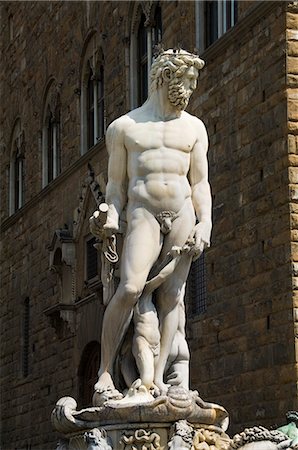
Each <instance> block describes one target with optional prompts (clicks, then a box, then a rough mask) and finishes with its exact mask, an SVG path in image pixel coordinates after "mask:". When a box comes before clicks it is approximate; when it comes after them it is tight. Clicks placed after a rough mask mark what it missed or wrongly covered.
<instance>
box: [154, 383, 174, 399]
mask: <svg viewBox="0 0 298 450" xmlns="http://www.w3.org/2000/svg"><path fill="white" fill-rule="evenodd" d="M154 386H155V389H154V394H155V396H156V397H158V396H160V395H167V392H168V390H169V387H170V385H169V384H165V383H164V382H163V381H159V380H155V382H154Z"/></svg>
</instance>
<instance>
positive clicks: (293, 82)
mask: <svg viewBox="0 0 298 450" xmlns="http://www.w3.org/2000/svg"><path fill="white" fill-rule="evenodd" d="M286 25H287V100H288V111H287V112H288V150H289V181H290V211H291V253H292V258H291V259H292V288H293V317H294V334H295V338H296V379H298V4H297V2H295V3H294V2H291V3H290V5H289V6H288V10H287V17H286ZM296 395H297V396H298V393H297V394H296Z"/></svg>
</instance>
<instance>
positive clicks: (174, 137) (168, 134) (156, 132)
mask: <svg viewBox="0 0 298 450" xmlns="http://www.w3.org/2000/svg"><path fill="white" fill-rule="evenodd" d="M195 140H196V136H195V133H194V130H193V129H192V127H191V126H189V125H188V124H185V123H183V122H179V121H178V120H177V121H169V122H146V123H136V124H134V125H132V126H131V127H129V129H128V130H127V132H126V134H125V146H126V149H127V151H144V150H149V149H150V150H153V149H161V148H168V149H175V150H180V151H184V152H190V151H191V149H192V148H193V146H194V143H195Z"/></svg>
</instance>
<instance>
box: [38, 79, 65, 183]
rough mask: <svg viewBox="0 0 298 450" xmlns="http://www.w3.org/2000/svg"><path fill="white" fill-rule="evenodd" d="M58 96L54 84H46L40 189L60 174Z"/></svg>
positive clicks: (52, 82)
mask: <svg viewBox="0 0 298 450" xmlns="http://www.w3.org/2000/svg"><path fill="white" fill-rule="evenodd" d="M60 111H61V107H60V95H59V93H58V92H57V87H56V86H55V82H54V81H53V80H51V82H50V84H48V89H47V94H46V100H45V102H44V114H43V121H42V188H44V187H46V186H47V185H48V184H50V183H51V182H52V181H54V180H55V178H57V177H58V175H60V173H61V126H60V115H61V113H60Z"/></svg>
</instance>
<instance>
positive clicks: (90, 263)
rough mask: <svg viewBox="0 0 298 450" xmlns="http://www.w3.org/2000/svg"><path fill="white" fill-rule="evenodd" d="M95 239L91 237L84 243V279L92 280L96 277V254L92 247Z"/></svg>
mask: <svg viewBox="0 0 298 450" xmlns="http://www.w3.org/2000/svg"><path fill="white" fill-rule="evenodd" d="M95 243H96V238H95V237H93V238H91V239H89V240H88V241H87V242H86V278H87V280H92V278H95V277H96V276H97V275H98V252H97V249H96V248H95V247H94V244H95Z"/></svg>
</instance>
